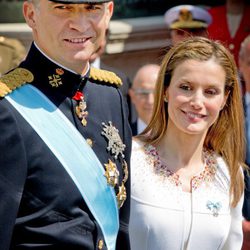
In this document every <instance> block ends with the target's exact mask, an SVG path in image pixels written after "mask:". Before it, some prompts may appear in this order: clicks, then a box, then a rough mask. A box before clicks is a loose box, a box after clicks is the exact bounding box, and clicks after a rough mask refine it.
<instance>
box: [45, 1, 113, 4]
mask: <svg viewBox="0 0 250 250" xmlns="http://www.w3.org/2000/svg"><path fill="white" fill-rule="evenodd" d="M49 1H50V2H55V3H64V4H74V3H78V4H79V3H92V4H95V3H106V2H111V0H49Z"/></svg>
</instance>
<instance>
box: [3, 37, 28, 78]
mask: <svg viewBox="0 0 250 250" xmlns="http://www.w3.org/2000/svg"><path fill="white" fill-rule="evenodd" d="M25 55H26V50H25V47H24V45H23V44H22V43H21V42H20V41H19V40H18V39H15V38H9V37H5V36H0V76H1V75H2V74H4V73H6V72H8V71H9V70H11V69H13V68H15V67H17V66H18V64H19V63H20V62H21V61H22V60H23V59H24V57H25Z"/></svg>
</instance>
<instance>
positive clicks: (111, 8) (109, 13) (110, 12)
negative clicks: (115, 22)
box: [105, 1, 114, 28]
mask: <svg viewBox="0 0 250 250" xmlns="http://www.w3.org/2000/svg"><path fill="white" fill-rule="evenodd" d="M113 11H114V2H113V1H110V2H108V3H107V10H106V20H105V21H106V26H107V28H108V27H109V21H110V19H111V17H112V15H113Z"/></svg>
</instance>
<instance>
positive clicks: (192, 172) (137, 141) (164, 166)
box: [129, 37, 245, 250]
mask: <svg viewBox="0 0 250 250" xmlns="http://www.w3.org/2000/svg"><path fill="white" fill-rule="evenodd" d="M155 91H156V96H155V102H154V109H153V116H152V118H151V120H150V122H149V125H148V126H147V128H146V129H145V130H144V132H143V133H142V134H140V135H138V136H137V137H135V138H134V139H133V142H132V155H131V169H132V171H131V214H130V222H129V233H130V242H131V249H132V250H143V249H148V250H154V249H158V250H165V249H171V250H177V249H200V248H201V246H202V249H207V250H208V249H209V250H210V249H227V250H240V249H241V246H242V238H243V237H242V203H243V189H244V180H243V172H242V170H243V169H244V167H245V164H244V151H245V147H244V145H245V144H244V125H243V123H242V121H243V119H244V114H243V107H242V100H241V93H240V87H239V82H238V72H237V68H236V65H235V62H234V59H233V57H232V55H231V54H230V52H229V51H228V50H227V49H226V48H225V47H224V46H223V45H221V44H220V43H219V42H216V41H212V40H209V39H207V38H203V37H193V38H190V39H187V40H185V41H182V42H180V43H178V44H177V45H176V46H174V47H172V48H171V49H170V50H169V51H168V53H167V54H166V56H165V57H164V59H163V61H162V64H161V69H160V72H159V77H158V80H157V83H156V89H155ZM241 166H242V167H241Z"/></svg>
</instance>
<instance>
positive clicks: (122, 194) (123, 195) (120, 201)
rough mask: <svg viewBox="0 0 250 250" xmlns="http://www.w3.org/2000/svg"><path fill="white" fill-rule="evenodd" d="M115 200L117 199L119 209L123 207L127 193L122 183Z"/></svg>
mask: <svg viewBox="0 0 250 250" xmlns="http://www.w3.org/2000/svg"><path fill="white" fill-rule="evenodd" d="M116 198H117V203H118V207H119V208H121V207H122V206H123V203H124V201H125V200H126V199H127V192H126V188H125V186H124V183H123V182H122V185H121V186H120V187H119V192H118V194H117V196H116Z"/></svg>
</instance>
